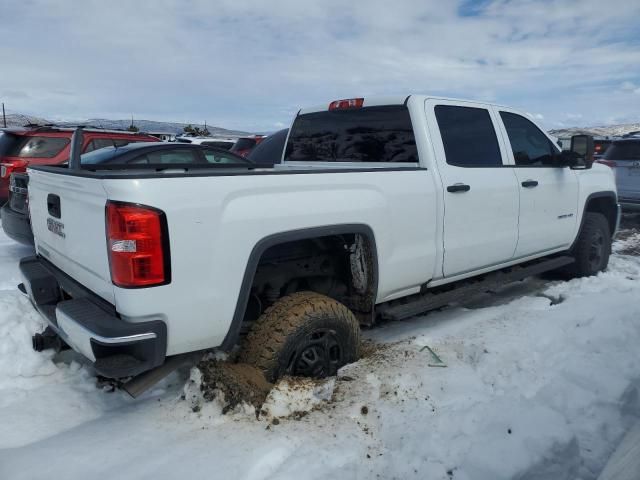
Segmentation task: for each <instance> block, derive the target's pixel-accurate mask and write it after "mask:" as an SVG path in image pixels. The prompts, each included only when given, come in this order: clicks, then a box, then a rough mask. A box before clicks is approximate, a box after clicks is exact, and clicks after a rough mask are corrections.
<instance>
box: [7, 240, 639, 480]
mask: <svg viewBox="0 0 640 480" xmlns="http://www.w3.org/2000/svg"><path fill="white" fill-rule="evenodd" d="M639 244H640V233H638V232H636V233H632V234H631V235H629V236H627V238H626V239H625V240H623V241H619V242H617V243H616V245H615V250H616V252H619V253H616V254H614V255H613V256H612V258H611V263H610V268H609V270H608V271H607V272H605V273H602V274H600V275H598V276H597V277H594V278H586V279H579V280H573V281H570V282H559V281H545V280H541V279H531V280H527V281H525V282H521V283H518V284H514V285H511V286H508V287H506V288H505V289H504V290H503V291H501V292H499V293H498V294H496V295H494V296H491V297H487V298H484V299H481V300H478V301H477V302H475V303H474V304H472V305H468V306H467V307H466V308H460V307H451V308H448V309H445V310H442V311H440V312H436V313H432V314H430V315H427V316H424V317H421V318H418V319H414V320H410V321H406V322H400V323H391V324H387V325H384V326H382V327H379V328H376V329H373V330H369V331H367V332H366V334H365V336H366V337H367V338H368V339H370V340H372V341H374V342H377V343H380V344H382V345H381V346H379V348H377V349H376V350H375V351H373V352H372V353H370V354H369V355H368V356H366V357H365V358H363V359H361V360H360V361H359V362H357V363H355V364H352V365H349V366H346V367H345V368H343V369H342V370H341V371H340V373H339V375H338V377H337V378H335V379H330V380H328V381H324V382H298V381H295V380H287V381H285V382H282V383H280V384H279V385H278V386H277V387H276V388H275V389H274V390H273V391H272V392H271V393H270V395H269V397H268V399H267V401H266V403H265V406H264V410H265V414H264V415H261V416H260V419H256V415H255V413H254V412H253V410H252V409H250V408H236V409H235V410H234V411H232V412H230V413H227V414H226V415H223V414H222V406H221V404H219V403H218V402H216V401H213V402H206V403H203V402H202V399H201V398H198V395H199V388H198V382H199V381H200V378H199V372H198V371H197V369H192V370H191V372H188V371H187V372H179V373H176V374H173V375H172V376H170V377H169V378H167V379H166V380H165V381H163V382H162V383H161V384H160V385H158V386H157V387H156V388H154V389H153V390H152V391H150V392H147V393H146V394H145V395H143V396H142V397H141V398H139V399H138V400H132V399H130V398H128V397H127V396H126V395H125V394H124V393H123V392H120V391H116V392H109V391H107V390H106V389H101V388H98V387H96V382H95V378H94V374H93V372H92V371H91V369H90V368H89V367H88V366H86V365H84V364H83V363H82V362H80V360H79V359H78V358H77V357H75V356H73V355H70V354H68V353H67V354H66V355H63V356H62V358H60V357H53V356H52V355H51V354H50V353H36V352H33V351H32V349H31V341H30V336H31V334H32V333H34V332H36V331H39V329H41V328H42V327H43V323H42V321H41V320H40V319H39V318H38V316H37V315H36V314H35V313H34V311H33V309H32V308H31V306H30V304H29V302H28V301H27V300H26V299H25V298H23V297H22V295H21V294H20V293H19V292H18V291H17V290H16V289H15V285H16V284H17V283H18V282H19V275H18V270H17V260H18V259H19V258H20V257H21V256H25V255H29V254H30V250H29V249H27V248H24V247H20V246H17V245H16V244H13V243H11V241H10V240H9V239H7V238H6V237H5V236H4V235H3V234H2V232H1V231H0V273H1V274H0V478H1V479H5V478H6V479H34V478H45V477H49V476H50V474H51V472H59V474H61V475H63V476H64V478H65V479H76V478H78V479H84V478H97V479H101V478H124V479H126V478H135V479H145V478H149V479H151V478H154V479H157V478H179V477H181V478H203V477H205V476H206V477H208V478H218V477H220V478H243V479H266V478H278V479H281V478H311V479H313V478H325V477H327V476H333V477H336V478H363V479H365V478H366V479H368V478H374V477H378V478H403V479H404V478H420V479H424V478H429V479H450V478H455V479H462V480H466V479H474V480H477V479H491V480H496V479H507V478H521V479H547V478H553V479H577V478H579V479H584V480H586V479H595V478H597V476H598V474H599V473H600V471H601V470H602V468H603V467H604V465H605V463H606V461H607V459H608V458H609V456H610V455H611V453H612V452H613V450H614V448H615V447H616V444H617V443H618V442H619V441H620V440H621V439H622V438H623V436H624V435H625V433H626V432H627V430H629V428H630V427H631V425H632V424H633V423H634V422H635V421H636V420H637V419H638V418H639V417H640V395H639V393H640V392H639V388H640V356H638V354H637V352H638V347H637V346H638V344H639V341H640V302H639V301H638V299H639V298H640V281H639V280H640V257H638V256H635V255H628V254H627V253H628V252H633V251H634V249H633V246H634V245H639ZM425 346H428V347H430V348H431V349H432V350H433V351H434V352H435V353H436V354H437V355H438V356H439V357H440V358H441V359H442V360H443V362H444V363H445V364H446V367H444V368H443V367H428V366H427V365H428V364H429V363H431V364H433V358H432V356H431V354H430V353H429V349H427V348H425ZM196 405H197V406H198V408H194V406H196Z"/></svg>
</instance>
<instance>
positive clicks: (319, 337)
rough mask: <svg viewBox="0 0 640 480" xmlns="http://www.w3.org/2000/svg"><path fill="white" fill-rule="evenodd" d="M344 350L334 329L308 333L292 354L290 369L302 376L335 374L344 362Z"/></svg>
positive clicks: (290, 371) (321, 376)
mask: <svg viewBox="0 0 640 480" xmlns="http://www.w3.org/2000/svg"><path fill="white" fill-rule="evenodd" d="M342 357H343V352H342V347H341V346H340V343H339V342H338V339H337V336H336V332H335V331H333V330H316V331H314V332H312V333H310V334H308V335H307V336H306V337H305V338H304V339H303V340H302V341H301V342H300V344H299V347H298V348H297V349H296V351H295V352H294V354H293V355H292V356H291V361H290V362H289V368H288V371H289V373H290V374H291V375H294V376H300V377H314V378H324V377H329V376H332V375H335V374H336V373H337V372H338V368H340V367H341V366H342V364H343V362H342Z"/></svg>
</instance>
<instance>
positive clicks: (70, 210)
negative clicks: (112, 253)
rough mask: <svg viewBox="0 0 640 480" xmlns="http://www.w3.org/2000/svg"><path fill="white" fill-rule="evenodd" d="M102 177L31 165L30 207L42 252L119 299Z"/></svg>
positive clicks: (109, 298)
mask: <svg viewBox="0 0 640 480" xmlns="http://www.w3.org/2000/svg"><path fill="white" fill-rule="evenodd" d="M106 202H107V195H106V192H105V190H104V188H103V185H102V181H101V180H100V179H95V178H88V177H79V176H78V177H76V176H71V175H62V174H57V173H50V172H44V171H40V170H31V169H30V170H29V211H30V214H31V226H32V229H33V234H34V238H35V245H36V250H37V252H38V254H40V255H41V256H42V257H44V258H45V259H47V260H48V261H50V262H51V263H52V264H53V265H55V266H56V267H58V268H59V269H61V270H62V271H63V272H64V273H66V274H67V275H69V276H70V277H71V278H73V279H75V280H76V281H78V282H80V283H81V284H83V285H84V286H86V287H87V288H89V289H90V290H92V291H93V292H94V293H96V294H98V295H99V296H101V297H102V298H104V299H105V300H107V301H109V302H111V303H113V285H112V283H111V275H110V272H109V262H108V258H107V240H106V233H105V205H106Z"/></svg>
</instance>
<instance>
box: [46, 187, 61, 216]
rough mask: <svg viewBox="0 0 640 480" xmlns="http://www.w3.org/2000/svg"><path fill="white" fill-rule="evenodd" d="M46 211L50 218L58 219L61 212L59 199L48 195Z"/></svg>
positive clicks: (56, 196) (51, 194)
mask: <svg viewBox="0 0 640 480" xmlns="http://www.w3.org/2000/svg"><path fill="white" fill-rule="evenodd" d="M47 211H48V212H49V215H51V216H52V217H56V218H60V217H61V215H62V212H61V210H60V197H59V196H58V195H54V194H53V193H50V194H49V195H47Z"/></svg>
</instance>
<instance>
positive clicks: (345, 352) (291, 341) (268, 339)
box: [240, 292, 360, 382]
mask: <svg viewBox="0 0 640 480" xmlns="http://www.w3.org/2000/svg"><path fill="white" fill-rule="evenodd" d="M359 348H360V326H359V324H358V320H357V319H356V317H355V316H354V315H353V313H351V311H350V310H349V309H348V308H347V307H345V306H344V305H342V304H341V303H340V302H337V301H335V300H333V299H332V298H329V297H326V296H324V295H320V294H319V293H314V292H297V293H294V294H292V295H288V296H286V297H283V298H281V299H279V300H278V301H277V302H276V303H274V304H273V305H272V306H271V307H269V308H268V309H267V310H266V311H265V312H264V313H263V314H262V315H261V316H260V318H258V320H256V322H255V323H254V325H253V327H252V328H251V331H250V332H249V334H248V335H247V337H246V338H245V340H244V343H243V346H242V349H241V352H240V361H242V362H246V363H249V364H251V365H253V366H255V367H256V368H258V369H259V370H261V371H262V372H263V373H264V376H265V378H266V379H267V380H268V381H270V382H274V381H276V380H277V379H278V378H280V377H282V376H283V375H293V376H303V377H314V378H324V377H328V376H332V375H335V374H336V373H337V371H338V369H339V368H340V367H342V366H343V365H346V364H347V363H351V362H354V361H356V360H357V359H358V354H359Z"/></svg>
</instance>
